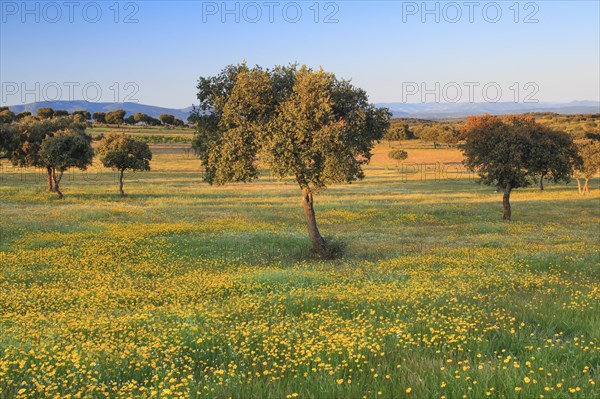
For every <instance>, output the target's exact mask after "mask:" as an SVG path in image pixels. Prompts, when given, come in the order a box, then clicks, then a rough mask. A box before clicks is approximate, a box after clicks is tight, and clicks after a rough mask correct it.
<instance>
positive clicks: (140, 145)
mask: <svg viewBox="0 0 600 399" xmlns="http://www.w3.org/2000/svg"><path fill="white" fill-rule="evenodd" d="M98 154H99V156H100V162H102V164H103V165H104V166H105V167H107V168H113V169H116V170H117V171H119V192H120V193H121V196H123V197H124V196H125V192H124V191H123V174H124V173H125V171H126V170H138V171H143V170H150V161H151V160H152V152H151V151H150V147H148V144H147V143H144V142H141V141H138V140H135V139H133V138H132V137H128V136H125V135H124V134H121V135H119V134H110V135H108V136H106V137H105V138H104V139H102V141H101V142H100V146H99V147H98Z"/></svg>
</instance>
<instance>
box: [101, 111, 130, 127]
mask: <svg viewBox="0 0 600 399" xmlns="http://www.w3.org/2000/svg"><path fill="white" fill-rule="evenodd" d="M125 114H126V112H125V111H123V110H122V109H117V110H115V111H112V112H108V113H107V114H106V116H105V120H106V123H108V124H111V125H117V126H118V125H121V124H122V123H123V118H125Z"/></svg>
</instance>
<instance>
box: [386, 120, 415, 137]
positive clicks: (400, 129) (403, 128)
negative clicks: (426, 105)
mask: <svg viewBox="0 0 600 399" xmlns="http://www.w3.org/2000/svg"><path fill="white" fill-rule="evenodd" d="M414 137H415V136H414V133H413V132H412V131H411V130H410V128H409V126H408V124H400V123H392V124H391V126H390V127H389V129H387V130H386V132H385V134H384V135H383V138H384V139H385V140H388V141H402V140H410V139H413V138H414Z"/></svg>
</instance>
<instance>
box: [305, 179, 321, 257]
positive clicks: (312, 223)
mask: <svg viewBox="0 0 600 399" xmlns="http://www.w3.org/2000/svg"><path fill="white" fill-rule="evenodd" d="M302 206H303V207H304V215H305V216H306V226H307V227H308V238H309V239H310V242H311V243H312V250H313V253H315V254H316V255H319V256H322V255H323V254H324V246H325V241H324V240H323V237H322V236H321V233H319V229H318V228H317V219H316V218H315V210H314V208H313V195H312V192H311V191H310V189H309V188H303V189H302Z"/></svg>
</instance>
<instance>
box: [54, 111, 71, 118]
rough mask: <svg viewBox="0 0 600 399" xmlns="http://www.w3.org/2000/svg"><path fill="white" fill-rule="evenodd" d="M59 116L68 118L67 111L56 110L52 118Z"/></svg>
mask: <svg viewBox="0 0 600 399" xmlns="http://www.w3.org/2000/svg"><path fill="white" fill-rule="evenodd" d="M59 116H69V111H65V110H64V109H57V110H56V111H54V116H53V117H54V118H56V117H59Z"/></svg>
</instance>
